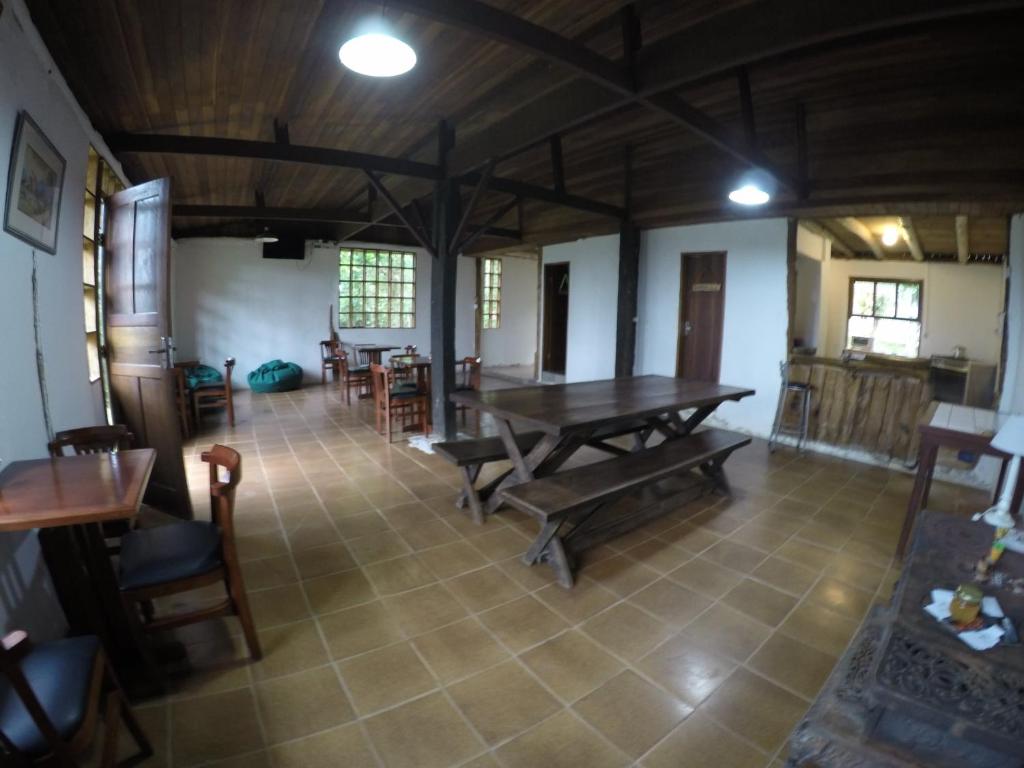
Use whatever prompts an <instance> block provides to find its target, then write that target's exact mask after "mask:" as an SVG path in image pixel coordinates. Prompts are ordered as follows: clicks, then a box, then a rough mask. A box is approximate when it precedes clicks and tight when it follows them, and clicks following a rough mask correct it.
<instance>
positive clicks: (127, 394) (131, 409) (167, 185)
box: [104, 179, 192, 519]
mask: <svg viewBox="0 0 1024 768" xmlns="http://www.w3.org/2000/svg"><path fill="white" fill-rule="evenodd" d="M105 245H106V248H105V258H106V264H105V268H106V279H105V286H104V290H105V312H106V322H107V350H106V352H107V359H108V363H109V366H110V394H111V400H112V406H113V411H114V418H115V420H116V421H118V422H121V423H124V424H127V425H128V428H129V429H131V431H132V432H133V433H134V435H135V443H136V446H137V447H140V448H141V447H149V448H154V449H156V466H154V468H153V474H152V475H151V477H150V481H149V487H148V489H147V491H146V497H145V498H146V502H147V503H148V504H151V505H152V506H154V507H157V508H158V509H161V510H163V511H165V512H167V513H169V514H173V515H176V516H178V517H182V518H185V519H190V518H191V517H192V504H191V501H190V499H189V495H188V484H187V482H186V479H185V464H184V461H183V459H182V456H181V432H180V431H179V426H178V417H177V406H176V403H175V397H174V385H175V382H174V376H175V373H174V370H173V368H172V362H173V361H172V359H171V354H172V350H171V347H172V345H173V342H172V341H171V296H170V282H171V281H170V255H171V253H170V251H171V182H170V179H157V180H156V181H150V182H147V183H145V184H140V185H139V186H137V187H131V188H130V189H125V190H123V191H121V192H118V193H116V194H115V195H113V196H111V198H110V199H109V201H108V202H107V226H106V236H105Z"/></svg>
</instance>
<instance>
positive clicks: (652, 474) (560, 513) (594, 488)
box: [502, 429, 750, 587]
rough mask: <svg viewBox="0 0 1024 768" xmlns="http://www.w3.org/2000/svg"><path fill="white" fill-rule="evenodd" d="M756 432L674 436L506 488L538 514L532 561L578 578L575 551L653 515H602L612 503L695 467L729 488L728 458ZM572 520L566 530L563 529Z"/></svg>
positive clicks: (568, 580)
mask: <svg viewBox="0 0 1024 768" xmlns="http://www.w3.org/2000/svg"><path fill="white" fill-rule="evenodd" d="M749 443H750V438H749V437H748V436H746V435H741V434H739V433H737V432H729V431H726V430H724V429H706V430H703V431H701V432H695V433H692V434H690V435H687V436H686V437H681V438H677V439H674V440H668V441H666V442H664V443H661V444H660V445H658V446H655V447H654V448H647V449H644V450H642V451H638V452H636V453H631V454H629V455H625V456H619V457H617V458H614V459H608V460H607V461H599V462H597V463H595V464H587V465H585V466H582V467H576V468H574V469H569V470H566V471H564V472H556V473H555V474H553V475H548V476H547V477H543V478H540V479H538V480H532V481H530V482H528V483H523V484H521V485H515V486H512V487H510V488H507V489H505V490H504V491H502V499H503V500H504V501H505V502H506V503H508V504H510V505H512V506H513V507H515V508H516V509H519V510H521V511H523V512H526V513H527V514H529V515H532V516H533V517H535V518H536V519H537V520H538V522H540V524H541V529H540V533H539V534H538V535H537V538H536V539H535V540H534V542H533V544H532V545H531V546H530V548H529V549H528V550H527V552H526V554H525V555H523V562H525V563H526V564H528V565H532V564H534V563H536V562H541V561H543V562H547V563H549V564H551V565H552V567H554V569H555V572H556V573H557V574H558V582H559V584H561V585H562V586H563V587H571V586H572V584H573V568H572V564H571V562H570V556H571V554H572V552H573V551H580V550H583V549H586V548H587V547H589V546H594V545H596V544H599V543H601V542H602V541H606V540H608V539H610V538H612V537H614V536H617V535H619V534H621V533H624V532H625V531H627V530H631V529H632V528H635V527H636V526H637V525H640V524H642V523H644V522H646V521H647V520H649V519H651V515H643V514H640V513H636V512H633V513H626V514H625V515H624V516H615V515H613V516H612V517H611V519H607V518H608V516H607V515H606V516H603V517H602V516H598V514H597V513H598V512H600V511H601V510H604V509H605V508H606V507H607V506H608V504H609V503H611V502H613V501H615V500H617V499H619V498H621V497H623V496H626V495H628V494H630V493H631V492H634V491H638V490H640V489H642V488H644V487H645V486H649V485H653V484H654V483H657V482H658V481H660V480H664V479H666V478H669V477H672V476H674V475H679V474H681V473H683V472H687V471H689V470H692V469H700V471H701V472H702V473H703V474H704V475H705V476H707V477H708V478H709V480H710V481H711V484H712V486H713V487H714V488H715V489H717V490H719V491H721V492H723V493H726V494H728V493H729V485H728V482H727V481H726V479H725V473H724V471H723V470H722V464H723V463H724V462H725V460H726V459H727V458H728V457H729V455H730V454H731V453H732V452H733V451H735V450H736V449H738V448H742V447H743V446H745V445H748V444H749ZM569 523H572V528H571V529H569V530H568V532H566V533H565V534H561V533H560V532H559V531H560V529H561V528H562V527H563V526H564V525H566V524H569Z"/></svg>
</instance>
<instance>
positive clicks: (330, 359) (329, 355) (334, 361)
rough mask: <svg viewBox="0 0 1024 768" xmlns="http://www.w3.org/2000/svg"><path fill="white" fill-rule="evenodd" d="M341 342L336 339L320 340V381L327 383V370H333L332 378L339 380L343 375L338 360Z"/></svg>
mask: <svg viewBox="0 0 1024 768" xmlns="http://www.w3.org/2000/svg"><path fill="white" fill-rule="evenodd" d="M340 348H341V342H340V341H337V340H336V339H325V340H324V341H321V342H320V383H321V384H326V383H327V371H330V372H331V378H332V380H334V381H337V380H338V378H339V377H340V375H341V371H340V368H339V361H338V350H339V349H340Z"/></svg>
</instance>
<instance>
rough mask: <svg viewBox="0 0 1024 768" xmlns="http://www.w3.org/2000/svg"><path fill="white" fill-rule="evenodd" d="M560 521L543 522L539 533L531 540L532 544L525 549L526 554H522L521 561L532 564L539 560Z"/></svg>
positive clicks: (553, 536)
mask: <svg viewBox="0 0 1024 768" xmlns="http://www.w3.org/2000/svg"><path fill="white" fill-rule="evenodd" d="M561 525H562V523H561V521H558V522H551V523H544V525H543V526H541V529H540V533H538V534H537V538H536V539H534V540H533V544H531V545H530V548H529V549H528V550H526V554H524V555H523V563H524V564H525V565H533V564H534V563H536V562H539V561H540V559H541V556H542V555H543V554H544V551H545V550H546V549H547V547H548V544H550V543H551V540H552V539H553V538H555V534H557V533H558V529H559V527H561Z"/></svg>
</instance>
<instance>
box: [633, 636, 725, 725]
mask: <svg viewBox="0 0 1024 768" xmlns="http://www.w3.org/2000/svg"><path fill="white" fill-rule="evenodd" d="M635 666H636V668H637V669H639V670H640V671H641V672H643V673H644V674H645V675H647V676H648V677H650V678H651V679H652V680H655V681H657V682H658V684H660V685H662V686H664V687H665V688H667V689H668V690H670V691H671V692H672V693H674V694H675V695H676V696H677V697H679V699H680V700H681V701H683V702H684V703H685V704H689V705H690V706H691V707H696V706H698V705H699V704H700V703H701V702H702V701H704V700H705V699H706V698H707V697H708V696H710V695H711V694H712V693H713V692H714V691H715V689H716V688H718V686H719V685H721V684H722V683H723V682H725V680H726V679H727V678H728V677H729V675H730V674H731V673H732V671H733V670H734V669H735V668H736V662H735V661H732V660H730V659H728V658H727V657H725V656H722V655H719V654H717V653H714V652H713V651H711V650H708V649H706V648H704V647H702V646H700V645H698V644H696V643H694V642H693V640H692V639H691V638H690V637H689V636H687V635H676V636H675V637H673V638H671V639H669V640H668V641H667V642H665V643H663V644H662V645H660V646H658V647H657V648H656V649H654V650H653V651H651V653H649V654H648V655H647V656H645V657H644V658H643V659H641V660H640V661H639V662H637V663H636V664H635Z"/></svg>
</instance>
